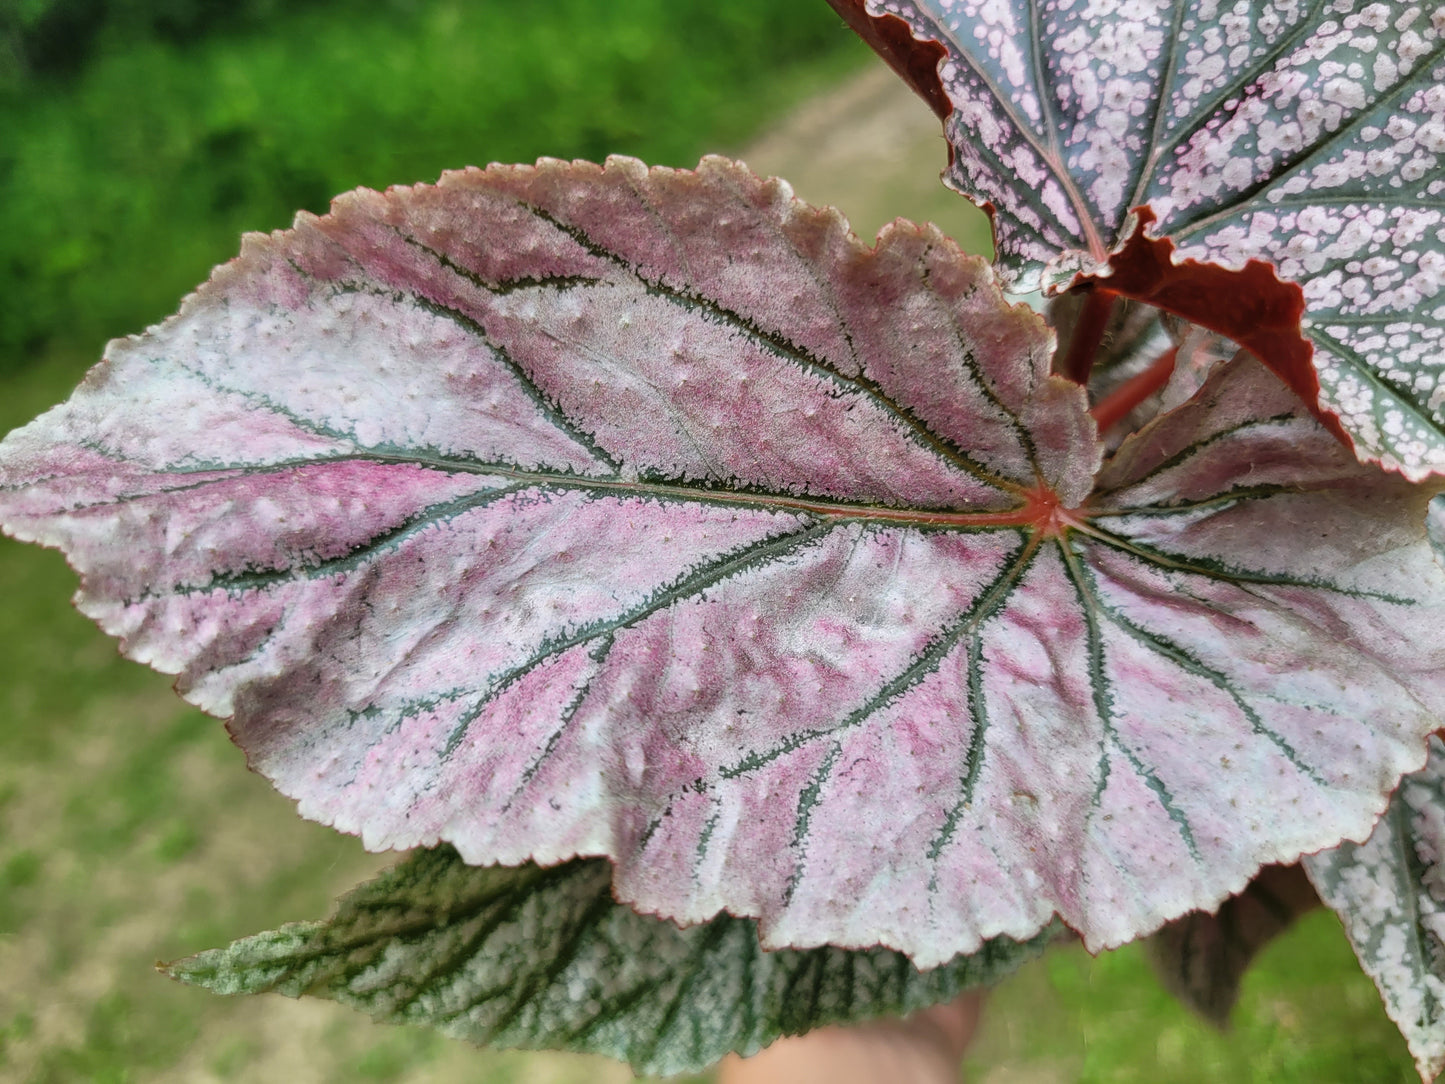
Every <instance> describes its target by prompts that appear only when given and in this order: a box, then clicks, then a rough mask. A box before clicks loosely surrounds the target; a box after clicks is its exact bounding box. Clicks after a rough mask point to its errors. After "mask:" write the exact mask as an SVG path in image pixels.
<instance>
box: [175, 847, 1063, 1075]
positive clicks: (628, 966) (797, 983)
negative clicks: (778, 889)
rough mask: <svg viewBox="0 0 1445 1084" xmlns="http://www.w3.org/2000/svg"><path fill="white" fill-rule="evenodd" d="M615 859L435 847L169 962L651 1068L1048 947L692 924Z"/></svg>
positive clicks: (507, 1042) (521, 1043) (513, 1043)
mask: <svg viewBox="0 0 1445 1084" xmlns="http://www.w3.org/2000/svg"><path fill="white" fill-rule="evenodd" d="M611 881H612V872H611V868H610V866H609V865H608V863H607V862H605V861H602V860H600V859H590V860H578V861H574V862H567V863H564V864H562V865H560V866H554V867H551V868H548V869H539V868H538V867H536V866H521V867H517V868H506V867H478V866H468V865H466V864H465V863H463V862H462V861H461V859H460V858H459V857H458V856H457V854H456V852H455V851H453V850H452V849H451V848H450V847H442V848H438V849H436V850H432V851H420V852H417V853H415V854H412V855H410V856H408V857H407V858H405V859H404V860H403V861H402V862H401V863H400V864H398V865H397V866H396V867H394V868H393V869H391V870H389V871H388V872H386V873H385V874H383V875H382V876H381V877H379V878H378V879H377V880H375V881H372V882H370V883H368V884H364V885H361V886H360V887H358V888H356V889H354V890H353V891H352V892H350V893H349V894H348V895H347V896H346V897H344V898H343V899H342V900H341V902H340V905H339V906H338V908H337V911H336V913H335V914H334V915H333V916H332V917H331V918H329V919H327V920H325V921H323V922H308V923H293V924H290V925H287V926H283V927H282V928H281V929H279V930H272V931H269V932H267V933H261V934H256V935H254V936H252V937H247V938H243V939H241V940H239V941H236V942H234V943H232V944H231V945H229V946H228V947H226V948H224V949H215V950H212V951H210V952H203V953H201V954H199V955H197V956H192V957H189V958H187V959H184V960H179V961H177V962H176V963H173V964H170V965H168V966H167V967H166V968H165V970H166V972H167V973H169V974H170V975H172V976H174V977H175V978H178V979H180V980H182V981H184V982H188V983H192V984H195V985H198V986H204V987H207V988H208V989H211V990H214V991H216V992H217V993H222V994H241V993H246V994H255V993H264V992H269V991H276V992H279V993H283V994H288V995H290V996H292V997H301V996H303V995H311V996H316V997H325V998H331V999H334V1000H336V1001H340V1002H342V1003H344V1004H346V1005H350V1006H352V1007H353V1008H357V1009H361V1010H363V1011H364V1012H367V1013H370V1014H371V1015H372V1016H374V1017H375V1018H376V1019H378V1020H381V1021H385V1022H387V1023H395V1024H423V1025H427V1026H430V1027H435V1028H438V1029H439V1030H441V1031H442V1032H444V1033H445V1034H447V1035H450V1036H452V1037H454V1038H458V1039H467V1040H470V1041H471V1042H475V1043H485V1044H487V1045H491V1046H504V1047H519V1048H523V1049H550V1050H574V1051H580V1052H585V1053H593V1054H605V1055H607V1056H609V1057H614V1058H619V1059H621V1060H623V1061H626V1062H628V1063H629V1064H631V1066H632V1067H633V1068H634V1069H635V1070H636V1071H638V1072H639V1073H657V1074H669V1073H680V1072H688V1071H695V1070H699V1069H702V1068H704V1067H706V1066H708V1065H711V1064H712V1063H713V1062H715V1061H717V1060H718V1059H719V1058H721V1057H723V1055H725V1054H728V1053H730V1052H732V1051H738V1052H740V1053H742V1054H745V1055H746V1054H752V1053H755V1052H756V1051H758V1050H760V1049H761V1048H762V1047H764V1046H766V1045H768V1044H769V1043H771V1042H772V1041H773V1040H774V1039H777V1038H779V1037H781V1036H783V1035H797V1034H801V1033H802V1032H805V1031H809V1030H811V1029H812V1028H816V1027H821V1026H823V1025H825V1024H840V1023H854V1022H857V1021H861V1020H868V1019H872V1018H874V1017H878V1016H883V1015H889V1014H905V1013H909V1012H913V1011H914V1010H916V1009H921V1008H924V1007H926V1006H929V1005H934V1004H937V1003H939V1002H942V1001H946V1000H948V999H949V998H952V997H955V996H957V995H958V994H959V993H960V992H961V991H962V990H965V989H967V988H969V987H972V986H979V985H987V984H990V983H993V982H997V981H998V980H999V979H1001V978H1003V977H1004V976H1005V975H1007V974H1008V973H1009V972H1011V971H1012V970H1014V969H1015V968H1016V967H1018V966H1019V965H1020V964H1022V963H1025V962H1026V961H1028V960H1030V959H1032V958H1034V957H1035V956H1037V955H1038V954H1039V953H1040V952H1042V951H1043V948H1044V946H1045V945H1046V944H1047V943H1048V940H1049V937H1050V935H1051V933H1052V932H1053V931H1046V932H1045V933H1044V934H1042V935H1040V936H1039V937H1037V938H1035V939H1034V940H1032V941H1029V942H1025V943H1022V944H1020V943H1018V942H1015V941H1011V940H1009V939H1007V938H999V939H996V940H994V941H990V942H988V943H987V944H986V945H984V946H983V948H982V949H981V950H980V951H979V952H978V953H976V954H974V955H972V956H967V957H960V958H958V959H956V960H951V961H949V962H948V963H946V964H944V965H943V966H941V967H937V968H934V969H933V970H930V971H919V970H918V969H917V968H915V967H914V966H913V965H912V964H910V963H909V962H908V959H907V957H905V956H903V955H901V954H899V953H896V952H889V951H887V950H885V949H872V950H868V951H854V952H850V951H847V950H844V949H836V948H815V949H808V950H804V951H798V950H789V949H783V950H781V951H778V952H764V951H762V949H761V947H760V946H759V944H758V930H757V924H756V923H755V922H753V921H751V920H749V919H743V918H733V917H732V916H730V915H720V916H718V917H717V918H715V919H713V920H712V921H710V922H707V923H704V924H702V925H699V926H690V927H688V928H687V929H679V928H678V927H677V926H676V925H674V924H673V923H671V922H668V921H666V920H664V919H658V918H653V917H650V916H646V915H639V914H637V913H636V912H634V911H632V910H631V909H630V908H627V907H624V906H622V905H621V904H618V903H616V902H615V901H614V900H613V899H612V894H611V891H610V889H611Z"/></svg>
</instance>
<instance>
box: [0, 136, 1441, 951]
mask: <svg viewBox="0 0 1445 1084" xmlns="http://www.w3.org/2000/svg"><path fill="white" fill-rule="evenodd" d="M1050 354H1051V343H1050V339H1049V335H1048V333H1047V332H1046V330H1045V329H1044V327H1043V325H1042V324H1041V322H1040V321H1039V319H1038V317H1037V316H1036V315H1035V314H1033V313H1032V312H1030V311H1028V310H1026V309H1024V308H1022V307H1011V306H1008V305H1006V304H1004V302H1003V300H1002V298H1001V295H1000V294H999V292H998V290H997V288H996V287H995V286H994V284H993V282H992V279H991V276H990V273H989V270H988V268H987V266H986V265H985V264H983V263H982V262H981V261H978V260H975V259H971V258H968V257H964V256H962V255H961V254H960V253H959V252H958V251H957V249H956V248H954V247H953V246H952V245H951V244H950V243H949V242H947V241H946V240H945V239H943V238H942V237H941V236H939V235H938V234H937V233H936V232H935V231H933V230H931V229H920V228H917V227H913V226H910V225H908V224H906V223H902V224H897V225H895V226H893V227H891V228H890V229H888V230H886V231H885V233H884V234H883V235H882V237H881V238H880V240H879V243H878V245H877V246H876V247H875V248H871V249H870V248H867V247H865V246H864V245H862V244H860V243H859V242H858V241H857V239H856V238H854V237H853V236H852V235H851V234H850V233H849V232H848V230H847V228H846V223H844V222H843V221H842V219H841V218H839V217H838V216H837V215H836V213H834V212H829V211H819V210H815V209H812V208H809V207H807V206H805V205H802V204H800V203H797V202H796V201H794V200H793V199H792V198H791V195H790V193H789V191H788V189H787V188H786V186H785V185H783V184H781V183H780V182H770V181H762V180H759V179H757V178H756V177H754V176H752V175H751V174H750V173H748V172H747V171H746V170H745V169H744V168H742V167H740V166H738V165H735V164H732V163H728V162H724V161H721V160H716V159H712V160H707V161H705V162H704V163H703V165H702V166H701V167H700V168H699V169H698V170H697V171H696V172H682V171H672V170H652V171H648V170H646V169H645V168H644V167H642V166H641V165H640V164H638V163H636V162H632V161H626V160H614V161H613V162H611V163H610V164H609V166H608V167H607V168H606V169H601V168H599V167H596V166H589V165H586V164H577V165H566V164H563V163H557V162H544V163H542V164H540V165H539V166H538V167H536V168H523V167H493V168H491V169H489V170H487V171H480V170H474V171H468V172H464V173H458V174H452V175H449V176H448V177H447V178H445V179H444V180H443V182H442V183H441V184H440V185H439V186H436V187H430V186H424V187H418V188H411V189H395V190H392V191H391V192H389V193H388V194H385V195H381V194H377V193H372V192H358V193H355V194H352V195H350V196H347V197H344V198H342V199H340V200H338V201H337V203H336V204H335V205H334V207H333V210H332V212H331V214H329V215H328V216H326V217H324V218H315V217H313V216H309V215H303V216H301V217H300V218H299V219H298V222H297V226H296V228H295V229H293V230H291V231H288V232H285V233H279V234H274V235H272V236H270V237H252V238H250V239H249V240H248V241H247V243H246V246H245V248H244V250H243V252H242V254H241V256H240V257H239V259H237V260H236V261H234V262H232V263H231V264H228V265H226V266H225V267H223V268H221V269H220V270H219V271H218V272H217V273H216V275H215V276H214V277H213V279H212V281H211V282H210V283H209V284H208V285H206V286H205V287H203V288H202V289H201V290H200V291H199V292H198V293H197V294H196V295H195V296H193V297H192V298H190V299H189V300H188V301H187V302H186V304H185V305H184V306H183V308H182V311H181V313H180V314H179V315H178V316H177V317H175V318H174V319H172V320H170V321H168V322H167V323H166V324H164V325H162V326H160V327H158V328H156V329H154V330H152V331H151V332H150V333H148V334H147V335H145V336H143V337H140V338H137V339H131V340H127V341H124V342H120V343H117V344H115V345H114V346H113V347H112V348H111V350H110V352H109V355H108V358H107V360H106V361H105V362H104V363H103V364H102V365H101V366H100V367H99V368H97V369H96V370H95V371H94V372H93V373H92V374H91V375H90V377H89V378H88V379H87V380H86V382H85V383H84V384H83V385H82V387H81V388H80V389H79V390H78V391H77V393H76V394H75V395H74V396H73V397H72V399H71V400H70V401H69V402H68V403H67V404H65V405H63V406H61V407H58V408H56V409H55V410H53V411H52V412H50V413H49V414H47V415H45V416H43V417H42V418H40V419H38V420H37V421H36V422H34V423H32V424H31V425H30V426H28V427H26V428H25V429H22V430H19V431H17V432H16V433H14V434H12V435H11V436H10V437H8V438H7V439H6V441H5V442H4V444H3V445H0V494H3V495H0V518H3V520H4V523H5V525H6V528H7V529H8V530H9V531H11V532H13V533H15V534H16V535H18V536H20V537H23V538H27V539H32V540H38V541H42V542H44V543H46V544H49V545H54V546H59V547H61V548H63V549H64V550H65V551H66V552H67V554H68V555H69V557H70V560H71V561H72V562H73V563H74V564H75V565H76V567H77V568H78V569H79V570H80V571H81V572H82V574H83V577H84V582H83V586H82V590H81V594H80V599H79V601H80V605H81V607H82V608H83V610H84V611H85V612H86V613H88V614H90V615H91V616H92V617H94V618H95V619H97V620H98V621H99V622H100V623H101V624H102V625H103V626H104V627H105V628H106V629H107V630H108V631H109V632H111V633H112V634H114V635H117V636H119V637H121V639H122V646H123V649H124V650H125V651H126V652H127V653H129V654H130V655H131V656H132V657H134V658H137V659H141V660H143V661H146V662H148V663H150V664H151V665H153V666H156V667H158V668H160V669H163V670H166V671H170V672H175V673H178V674H179V675H180V678H179V682H178V686H179V688H180V690H181V692H182V693H183V694H184V695H185V696H186V697H187V698H188V699H190V700H191V701H192V702H194V703H196V704H197V705H199V706H201V707H202V708H204V709H206V710H208V711H211V712H214V713H216V714H218V715H226V716H230V717H231V722H230V728H231V731H232V733H233V735H234V736H235V738H236V740H237V741H238V742H239V743H240V744H241V746H242V747H244V748H245V750H246V751H247V753H248V755H249V757H250V760H251V763H252V764H253V765H254V766H255V767H256V768H257V769H258V770H259V771H261V772H263V773H264V774H265V775H267V776H268V777H270V778H271V779H272V780H274V781H275V783H276V785H277V786H278V787H279V788H280V789H281V790H282V791H283V792H284V793H286V794H288V795H290V796H292V797H294V798H296V799H297V800H298V802H299V805H300V810H301V812H302V813H303V814H304V815H306V816H308V817H311V818H313V819H317V820H320V821H322V822H324V823H328V824H333V825H335V826H336V827H338V828H340V829H342V830H344V831H348V832H355V833H359V834H361V835H362V837H363V839H364V840H365V842H366V844H367V845H368V846H370V847H372V848H388V847H390V848H409V847H413V846H417V845H431V844H433V843H435V842H437V841H439V840H441V841H449V842H452V843H454V844H455V845H456V847H457V849H458V851H459V852H460V853H461V855H462V856H463V858H464V859H466V860H467V861H468V862H472V863H474V864H483V865H485V864H492V863H498V862H500V863H504V864H516V863H519V862H522V861H525V860H529V859H530V860H535V861H538V862H542V863H544V864H552V863H555V862H559V861H563V860H565V859H569V858H571V857H574V856H578V855H606V856H609V857H611V858H613V859H614V860H615V863H616V884H615V888H616V891H617V893H618V896H619V898H620V899H621V900H623V901H624V902H628V903H630V904H633V905H634V906H635V907H636V908H637V909H639V910H640V911H643V912H647V913H655V914H660V915H663V916H666V917H670V918H673V919H676V920H678V921H680V922H683V923H694V922H701V921H704V920H706V919H709V918H711V917H713V916H714V915H715V914H717V913H718V912H719V911H720V910H722V909H727V910H728V911H730V912H731V913H733V914H737V915H744V916H754V917H757V918H758V919H759V928H760V930H761V934H762V937H763V944H764V945H765V946H766V947H770V948H782V947H796V948H808V947H812V946H815V945H820V944H833V945H840V946H843V947H850V948H865V947H872V946H875V945H884V946H887V947H889V948H893V949H897V950H899V951H902V952H904V953H906V954H908V955H909V956H910V957H911V958H913V960H914V961H915V963H916V964H917V965H918V966H920V967H929V966H934V965H937V964H940V963H942V962H944V961H946V960H949V959H951V958H952V957H954V956H955V955H957V954H960V953H970V952H973V951H976V950H977V949H978V948H979V947H980V945H982V944H983V943H984V942H985V941H987V940H989V939H992V938H994V937H997V936H1008V937H1012V938H1015V939H1019V940H1022V939H1027V938H1030V937H1032V936H1033V935H1034V934H1036V933H1037V932H1038V931H1039V930H1040V929H1042V928H1043V927H1045V926H1046V925H1047V924H1048V923H1049V922H1050V921H1051V919H1052V918H1053V916H1054V915H1055V913H1056V912H1057V913H1059V914H1061V915H1062V916H1063V918H1064V919H1065V920H1066V921H1067V922H1068V923H1069V924H1070V925H1072V926H1074V927H1075V928H1077V929H1078V930H1079V931H1080V932H1081V933H1082V934H1083V936H1084V938H1085V940H1086V941H1087V943H1088V944H1089V945H1090V946H1091V947H1093V948H1099V947H1103V946H1110V945H1116V944H1119V943H1121V942H1124V941H1127V940H1129V939H1130V938H1132V937H1134V936H1136V935H1138V934H1139V933H1141V932H1144V931H1146V930H1149V929H1152V928H1154V927H1156V926H1158V925H1159V924H1161V923H1162V922H1164V921H1165V920H1167V919H1169V918H1172V917H1174V916H1176V915H1179V914H1182V913H1184V912H1186V911H1189V910H1192V909H1197V908H1208V907H1211V906H1213V905H1214V904H1216V903H1217V902H1218V901H1219V900H1220V899H1221V898H1223V897H1224V896H1225V895H1227V894H1228V893H1230V892H1232V891H1235V890H1237V889H1238V888H1239V887H1240V886H1242V885H1243V884H1244V883H1245V882H1246V881H1247V880H1248V878H1249V877H1250V876H1251V875H1252V874H1253V873H1254V872H1255V870H1256V869H1257V868H1258V867H1259V866H1260V865H1261V864H1263V863H1270V862H1283V861H1292V860H1294V859H1295V858H1296V857H1297V856H1298V855H1299V854H1300V853H1301V852H1303V851H1310V850H1318V849H1320V848H1322V847H1326V846H1332V845H1334V844H1335V843H1336V842H1338V841H1339V840H1340V839H1341V838H1344V837H1346V836H1351V835H1353V836H1355V837H1363V836H1364V835H1365V834H1366V833H1367V832H1368V830H1369V826H1370V825H1371V824H1372V823H1373V820H1374V818H1375V817H1377V816H1378V814H1379V813H1380V811H1381V810H1382V809H1383V807H1384V805H1385V801H1386V796H1387V795H1388V793H1389V792H1390V791H1391V790H1392V788H1393V787H1394V785H1395V783H1396V781H1397V780H1398V778H1399V776H1400V775H1401V774H1403V773H1404V772H1406V771H1412V770H1414V769H1416V768H1418V767H1419V764H1420V762H1421V760H1422V758H1423V738H1424V735H1425V734H1427V733H1428V732H1430V731H1432V730H1433V729H1434V728H1435V727H1437V726H1439V725H1440V723H1441V719H1440V715H1439V712H1438V710H1437V709H1436V707H1435V705H1439V704H1440V703H1442V702H1445V701H1442V695H1445V638H1442V637H1440V636H1439V634H1438V633H1439V629H1440V627H1441V625H1442V622H1445V572H1442V570H1441V568H1440V567H1439V566H1438V565H1437V564H1436V562H1435V561H1434V559H1433V556H1432V553H1431V550H1430V547H1429V545H1428V543H1427V542H1426V540H1425V532H1424V522H1425V499H1426V495H1425V494H1423V493H1422V492H1421V491H1419V490H1418V489H1417V488H1416V487H1411V486H1408V485H1406V484H1405V483H1403V482H1401V481H1399V480H1398V479H1392V478H1390V477H1386V476H1382V475H1380V473H1379V472H1378V471H1375V470H1373V469H1370V468H1365V467H1361V466H1359V465H1357V464H1356V462H1355V461H1354V460H1353V458H1351V457H1350V456H1349V455H1348V453H1347V452H1346V451H1345V450H1344V449H1343V448H1341V447H1339V446H1338V445H1337V444H1336V443H1335V442H1334V441H1332V440H1331V439H1330V438H1329V437H1328V435H1327V434H1325V433H1324V431H1323V430H1322V429H1321V428H1320V427H1319V426H1318V425H1317V424H1316V423H1315V422H1314V421H1313V420H1312V419H1310V418H1308V417H1305V416H1301V415H1300V414H1299V409H1298V401H1297V400H1296V399H1294V397H1293V396H1291V395H1290V394H1289V392H1288V391H1287V390H1286V389H1284V388H1283V387H1282V386H1281V385H1279V384H1278V382H1277V381H1275V380H1274V379H1273V378H1272V377H1271V376H1269V374H1268V373H1266V372H1264V371H1263V370H1262V369H1260V368H1259V367H1258V366H1253V367H1248V366H1234V367H1232V368H1229V369H1228V371H1227V373H1221V374H1220V375H1219V376H1218V377H1217V379H1216V380H1214V381H1213V382H1212V383H1211V384H1209V385H1206V387H1205V388H1204V389H1202V390H1201V395H1200V396H1198V397H1196V399H1195V400H1194V401H1193V402H1192V403H1191V405H1189V406H1187V407H1185V408H1182V409H1180V410H1178V411H1175V412H1174V413H1173V414H1171V415H1168V416H1167V417H1166V418H1165V419H1163V420H1161V421H1160V422H1158V423H1157V424H1155V425H1153V426H1152V427H1151V428H1149V429H1147V430H1145V431H1144V432H1143V433H1142V434H1140V435H1138V436H1136V437H1135V438H1133V439H1132V440H1130V441H1128V442H1126V443H1125V444H1124V445H1123V446H1122V448H1121V449H1120V451H1119V452H1118V454H1117V455H1115V456H1114V457H1113V458H1112V459H1111V460H1110V461H1109V462H1108V463H1107V464H1106V465H1104V467H1103V469H1102V473H1101V474H1099V476H1098V479H1097V482H1098V489H1097V492H1095V493H1094V494H1093V495H1092V496H1091V495H1090V487H1091V485H1093V484H1094V482H1095V479H1094V477H1093V476H1094V475H1095V473H1096V469H1097V467H1098V463H1099V458H1100V452H1099V448H1098V444H1097V439H1096V436H1095V433H1094V426H1093V423H1092V420H1091V419H1090V417H1089V415H1088V413H1087V411H1086V404H1085V402H1084V393H1083V390H1082V389H1081V388H1080V387H1078V386H1077V385H1075V384H1072V383H1070V382H1068V381H1065V380H1062V379H1060V378H1057V377H1053V376H1051V375H1050V374H1049V371H1048V370H1049V364H1050Z"/></svg>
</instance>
